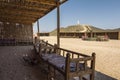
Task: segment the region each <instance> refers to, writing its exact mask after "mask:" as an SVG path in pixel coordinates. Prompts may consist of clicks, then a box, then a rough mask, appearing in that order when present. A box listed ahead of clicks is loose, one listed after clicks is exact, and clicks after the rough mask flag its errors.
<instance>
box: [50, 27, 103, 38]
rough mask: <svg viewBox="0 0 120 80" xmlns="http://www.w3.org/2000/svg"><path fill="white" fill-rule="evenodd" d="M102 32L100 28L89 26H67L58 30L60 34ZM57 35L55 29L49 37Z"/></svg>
mask: <svg viewBox="0 0 120 80" xmlns="http://www.w3.org/2000/svg"><path fill="white" fill-rule="evenodd" d="M90 31H93V32H99V31H100V32H102V31H104V30H103V29H100V28H96V27H94V26H91V25H71V26H68V27H66V28H60V32H90ZM56 33H57V29H55V30H53V31H52V32H50V35H52V36H53V35H56Z"/></svg>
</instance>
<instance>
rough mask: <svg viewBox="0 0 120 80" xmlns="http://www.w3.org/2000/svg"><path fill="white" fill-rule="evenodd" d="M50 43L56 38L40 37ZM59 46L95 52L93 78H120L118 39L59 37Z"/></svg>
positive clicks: (108, 79) (111, 79)
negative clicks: (98, 39)
mask: <svg viewBox="0 0 120 80" xmlns="http://www.w3.org/2000/svg"><path fill="white" fill-rule="evenodd" d="M41 39H43V40H45V41H48V42H49V43H51V44H54V43H56V42H57V38H56V37H54V36H51V37H41ZM60 44H61V45H60V47H62V48H65V49H69V50H73V51H76V52H80V53H83V54H87V55H91V54H92V53H93V52H95V53H96V65H95V70H96V74H95V80H120V40H109V41H103V42H99V41H83V40H81V39H80V38H60Z"/></svg>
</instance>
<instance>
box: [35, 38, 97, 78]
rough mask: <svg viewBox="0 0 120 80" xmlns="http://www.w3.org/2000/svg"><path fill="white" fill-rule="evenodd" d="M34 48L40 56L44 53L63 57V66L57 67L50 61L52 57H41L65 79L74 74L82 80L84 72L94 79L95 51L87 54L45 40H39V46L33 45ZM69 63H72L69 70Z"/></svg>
mask: <svg viewBox="0 0 120 80" xmlns="http://www.w3.org/2000/svg"><path fill="white" fill-rule="evenodd" d="M34 48H35V51H36V52H37V53H38V54H39V56H40V58H42V55H45V54H51V55H53V54H57V55H60V56H62V57H64V58H65V61H64V60H63V62H64V66H63V67H64V68H63V67H62V68H59V67H57V64H55V63H54V62H51V60H54V59H47V61H46V60H44V59H43V58H42V60H43V61H44V62H46V63H47V64H49V66H52V67H53V68H54V69H55V70H57V71H59V72H60V73H61V74H63V75H64V79H65V80H69V79H70V78H71V77H76V76H77V77H79V79H80V80H82V79H83V76H84V75H85V74H89V75H90V80H94V73H95V53H92V56H89V55H85V54H82V53H78V52H74V51H71V50H67V49H63V48H59V47H57V45H56V44H55V45H51V44H49V43H48V42H47V41H46V42H45V41H43V40H41V41H40V43H39V46H38V45H37V46H34ZM48 56H49V55H48ZM62 59H63V58H62ZM61 61H62V60H61ZM58 64H59V62H58ZM71 64H74V70H71ZM49 72H50V71H49ZM54 74H55V73H54Z"/></svg>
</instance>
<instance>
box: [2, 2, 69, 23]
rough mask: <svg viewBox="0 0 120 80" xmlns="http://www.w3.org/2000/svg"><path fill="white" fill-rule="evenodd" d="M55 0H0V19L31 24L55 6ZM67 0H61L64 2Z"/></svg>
mask: <svg viewBox="0 0 120 80" xmlns="http://www.w3.org/2000/svg"><path fill="white" fill-rule="evenodd" d="M56 1H57V0H0V21H2V22H14V23H23V24H31V23H34V22H35V21H37V20H38V19H39V18H41V17H43V16H45V15H46V14H47V13H49V12H50V11H52V10H53V9H55V8H56ZM65 1H67V0H62V2H61V3H64V2H65Z"/></svg>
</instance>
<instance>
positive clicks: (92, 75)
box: [90, 53, 96, 80]
mask: <svg viewBox="0 0 120 80" xmlns="http://www.w3.org/2000/svg"><path fill="white" fill-rule="evenodd" d="M95 55H96V54H95V53H92V57H93V60H92V61H91V69H92V74H90V80H94V77H95V58H96V56H95Z"/></svg>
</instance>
